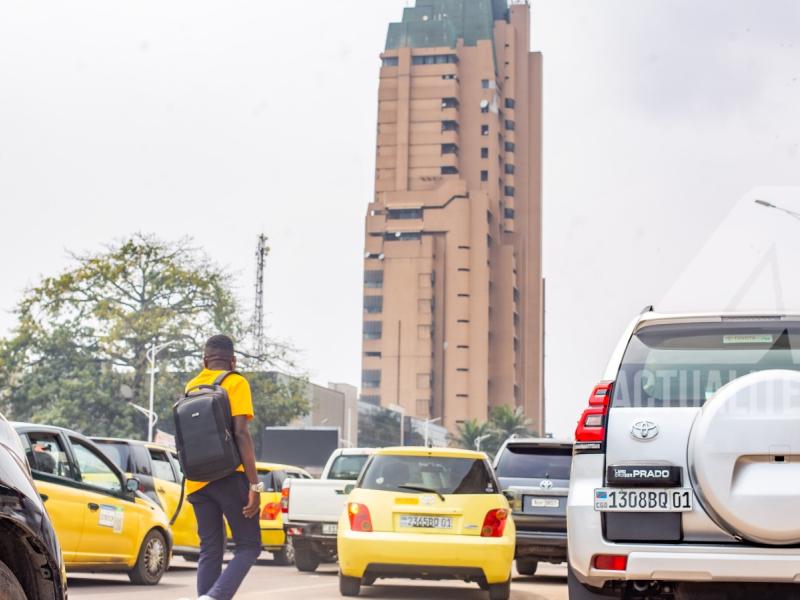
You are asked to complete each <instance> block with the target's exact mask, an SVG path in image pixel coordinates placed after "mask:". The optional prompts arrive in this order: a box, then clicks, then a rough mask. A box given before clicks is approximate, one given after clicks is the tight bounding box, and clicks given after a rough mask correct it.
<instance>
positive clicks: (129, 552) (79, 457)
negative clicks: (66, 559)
mask: <svg viewBox="0 0 800 600" xmlns="http://www.w3.org/2000/svg"><path fill="white" fill-rule="evenodd" d="M69 443H70V447H71V450H72V455H73V457H74V461H75V465H76V467H77V470H78V475H79V481H80V487H81V490H82V492H83V498H84V502H85V504H86V507H87V508H88V512H87V513H86V518H85V520H84V525H83V535H82V536H81V539H80V543H79V546H78V552H77V556H76V559H77V562H81V563H87V564H119V563H131V562H133V561H134V560H135V559H136V555H137V553H138V551H139V537H140V534H139V527H140V522H139V521H140V515H139V511H138V510H137V509H136V506H135V504H134V503H133V502H131V501H130V500H128V499H126V498H125V496H124V493H123V490H124V482H123V480H122V476H121V475H120V474H119V472H118V471H116V470H115V469H113V468H112V466H111V463H110V461H109V460H108V458H107V457H106V456H105V455H103V454H102V452H100V451H99V450H97V449H96V448H94V447H93V446H90V445H89V444H88V443H86V442H84V441H83V440H81V439H78V438H74V437H70V438H69Z"/></svg>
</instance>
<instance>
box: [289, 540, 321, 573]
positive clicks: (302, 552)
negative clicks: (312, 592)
mask: <svg viewBox="0 0 800 600" xmlns="http://www.w3.org/2000/svg"><path fill="white" fill-rule="evenodd" d="M294 566H295V567H297V570H298V571H300V572H301V573H313V572H314V571H316V570H317V567H318V566H319V556H317V555H316V554H315V553H314V551H313V550H311V549H310V548H305V547H301V548H298V547H297V546H295V548H294Z"/></svg>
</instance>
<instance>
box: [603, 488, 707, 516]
mask: <svg viewBox="0 0 800 600" xmlns="http://www.w3.org/2000/svg"><path fill="white" fill-rule="evenodd" d="M693 497H694V494H693V493H692V490H691V489H690V488H646V489H642V488H636V489H634V488H630V489H624V488H601V489H597V490H595V491H594V509H595V510H600V511H604V512H687V511H690V510H692V499H693Z"/></svg>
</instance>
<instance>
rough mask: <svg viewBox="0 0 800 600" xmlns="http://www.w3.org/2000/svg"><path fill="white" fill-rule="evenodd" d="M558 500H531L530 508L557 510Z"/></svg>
mask: <svg viewBox="0 0 800 600" xmlns="http://www.w3.org/2000/svg"><path fill="white" fill-rule="evenodd" d="M559 505H560V502H559V501H558V498H531V503H530V507H531V508H558V507H559Z"/></svg>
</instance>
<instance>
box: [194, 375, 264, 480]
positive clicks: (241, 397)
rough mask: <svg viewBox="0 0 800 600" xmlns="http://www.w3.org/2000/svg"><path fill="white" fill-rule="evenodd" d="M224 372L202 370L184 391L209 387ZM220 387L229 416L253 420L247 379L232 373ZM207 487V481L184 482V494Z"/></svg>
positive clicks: (242, 469)
mask: <svg viewBox="0 0 800 600" xmlns="http://www.w3.org/2000/svg"><path fill="white" fill-rule="evenodd" d="M224 372H225V371H209V370H208V369H203V370H202V371H200V373H199V374H198V375H197V377H195V378H194V379H192V380H191V381H190V382H189V383H187V384H186V389H187V390H188V389H189V388H191V387H194V386H196V385H211V384H212V383H214V380H215V379H216V378H217V377H219V376H220V375H221V374H222V373H224ZM222 387H224V388H225V391H227V392H228V400H230V403H231V416H232V417H237V416H240V415H245V416H246V417H247V420H248V421H249V420H250V419H252V418H253V397H252V396H251V395H250V384H249V383H247V379H245V378H244V377H242V376H241V375H238V374H236V373H233V374H231V375H228V376H227V377H226V378H225V381H223V382H222ZM236 470H237V471H241V472H244V466H243V465H239V468H238V469H236ZM206 485H208V482H207V481H190V480H188V479H187V480H186V494H187V495H188V494H194V493H195V492H196V491H198V490H201V489H203V488H204V487H205V486H206Z"/></svg>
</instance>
